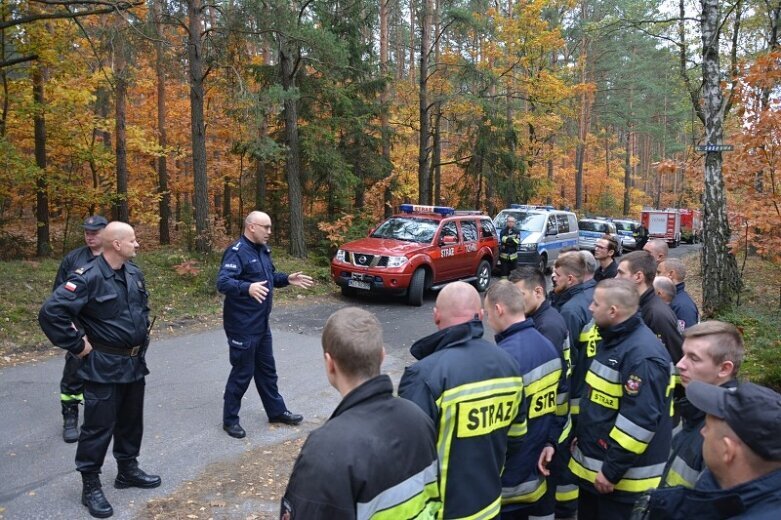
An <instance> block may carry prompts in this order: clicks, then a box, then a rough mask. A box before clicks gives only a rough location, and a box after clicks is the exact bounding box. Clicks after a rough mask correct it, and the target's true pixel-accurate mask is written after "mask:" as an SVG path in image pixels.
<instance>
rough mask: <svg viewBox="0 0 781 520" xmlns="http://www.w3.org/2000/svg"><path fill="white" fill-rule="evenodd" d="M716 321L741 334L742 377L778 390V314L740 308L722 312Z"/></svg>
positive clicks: (780, 345)
mask: <svg viewBox="0 0 781 520" xmlns="http://www.w3.org/2000/svg"><path fill="white" fill-rule="evenodd" d="M718 319H720V320H723V321H727V322H729V323H732V324H733V325H735V326H736V327H738V328H739V329H740V330H741V331H742V332H743V339H744V341H745V344H746V360H745V362H744V364H743V368H742V369H741V374H742V377H743V378H746V379H748V380H751V381H752V382H754V383H757V384H761V385H765V386H769V387H772V388H775V389H776V390H778V391H781V362H779V360H781V339H779V338H781V326H779V323H781V312H780V311H778V310H776V311H772V310H767V309H758V308H753V307H747V306H744V307H741V308H739V309H733V310H730V311H727V312H724V313H723V314H721V315H720V316H718Z"/></svg>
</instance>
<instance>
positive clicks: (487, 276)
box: [475, 260, 491, 292]
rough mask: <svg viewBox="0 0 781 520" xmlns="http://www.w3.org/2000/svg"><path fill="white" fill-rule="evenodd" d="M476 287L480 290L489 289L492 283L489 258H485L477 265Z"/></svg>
mask: <svg viewBox="0 0 781 520" xmlns="http://www.w3.org/2000/svg"><path fill="white" fill-rule="evenodd" d="M475 278H477V280H475V288H476V289H477V291H478V292H483V291H485V290H486V289H488V286H489V285H490V284H491V263H490V262H489V261H488V260H483V261H481V262H480V265H478V266H477V272H476V273H475Z"/></svg>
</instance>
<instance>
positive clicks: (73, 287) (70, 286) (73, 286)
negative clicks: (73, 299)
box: [65, 282, 76, 292]
mask: <svg viewBox="0 0 781 520" xmlns="http://www.w3.org/2000/svg"><path fill="white" fill-rule="evenodd" d="M65 289H66V290H68V291H70V292H76V284H75V283H73V282H66V283H65Z"/></svg>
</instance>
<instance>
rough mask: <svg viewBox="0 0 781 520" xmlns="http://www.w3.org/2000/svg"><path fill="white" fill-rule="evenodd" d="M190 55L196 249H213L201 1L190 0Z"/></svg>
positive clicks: (202, 251) (202, 250)
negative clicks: (210, 228)
mask: <svg viewBox="0 0 781 520" xmlns="http://www.w3.org/2000/svg"><path fill="white" fill-rule="evenodd" d="M187 18H188V32H189V35H188V45H187V50H188V58H189V62H190V67H189V76H190V77H189V81H190V125H191V136H192V147H193V151H192V153H193V187H194V191H195V194H194V195H195V197H194V198H195V200H194V201H193V206H194V209H195V235H196V236H195V249H196V251H198V252H200V253H208V252H209V251H210V250H211V235H210V232H209V188H208V177H207V175H206V128H205V125H204V114H203V81H204V79H205V78H204V75H203V40H202V39H201V31H202V30H203V7H202V4H201V0H187Z"/></svg>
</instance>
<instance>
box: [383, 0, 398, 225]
mask: <svg viewBox="0 0 781 520" xmlns="http://www.w3.org/2000/svg"><path fill="white" fill-rule="evenodd" d="M389 11H390V0H380V76H382V79H383V80H384V81H385V82H386V83H385V85H384V86H383V88H382V90H381V91H380V106H381V107H382V108H381V112H380V132H381V133H382V136H381V137H382V158H383V160H384V161H385V163H386V164H388V165H389V170H388V177H387V179H388V182H387V184H386V185H385V191H384V193H383V197H382V199H383V204H382V207H383V214H384V215H385V218H388V217H390V216H391V215H392V214H393V188H394V184H395V182H394V179H395V177H394V175H393V162H392V161H391V142H390V138H391V129H390V116H389V112H390V107H389V106H388V100H389V99H390V92H389V91H390V79H391V78H390V75H389V71H388V45H389V43H390V42H389V41H388V40H389V38H390V34H389V30H388V17H389V16H390V12H389Z"/></svg>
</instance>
